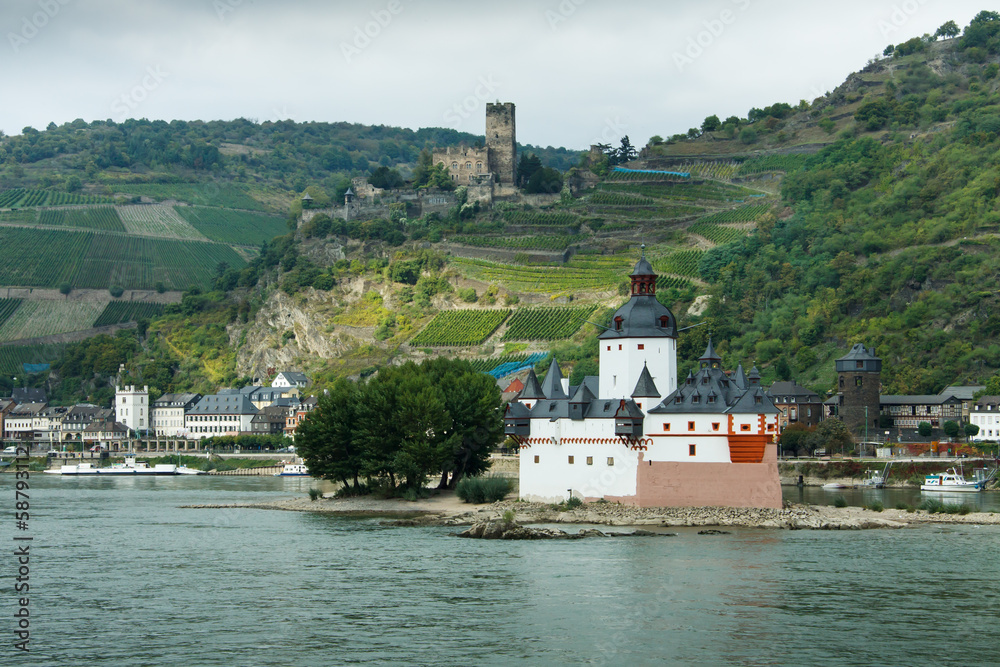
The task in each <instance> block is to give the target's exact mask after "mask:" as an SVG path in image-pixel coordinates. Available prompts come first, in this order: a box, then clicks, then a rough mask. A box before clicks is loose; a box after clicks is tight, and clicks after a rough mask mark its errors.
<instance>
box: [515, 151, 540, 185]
mask: <svg viewBox="0 0 1000 667" xmlns="http://www.w3.org/2000/svg"><path fill="white" fill-rule="evenodd" d="M541 168H542V160H541V158H539V157H538V156H537V155H535V154H534V153H521V157H520V158H519V159H518V161H517V180H518V183H520V184H521V187H525V186H527V185H528V181H530V180H531V177H532V176H534V175H535V173H537V172H538V171H539V170H540V169H541Z"/></svg>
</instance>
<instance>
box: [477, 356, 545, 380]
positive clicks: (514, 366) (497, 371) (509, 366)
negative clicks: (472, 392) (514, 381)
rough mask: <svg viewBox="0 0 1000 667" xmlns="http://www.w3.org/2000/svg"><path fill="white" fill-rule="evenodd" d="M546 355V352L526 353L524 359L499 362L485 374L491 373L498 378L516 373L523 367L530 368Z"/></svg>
mask: <svg viewBox="0 0 1000 667" xmlns="http://www.w3.org/2000/svg"><path fill="white" fill-rule="evenodd" d="M546 356H547V353H546V352H535V353H534V354H531V355H528V358H527V359H525V360H524V361H508V362H506V363H503V364H500V365H499V366H497V367H496V368H494V369H493V370H490V371H486V374H487V375H492V376H493V377H495V378H496V379H498V380H499V379H500V378H502V377H504V376H507V375H511V374H512V373H516V372H518V371H523V370H524V369H525V368H531V367H532V366H534V365H535V364H537V363H538V362H539V361H541V360H542V359H544V358H545V357H546Z"/></svg>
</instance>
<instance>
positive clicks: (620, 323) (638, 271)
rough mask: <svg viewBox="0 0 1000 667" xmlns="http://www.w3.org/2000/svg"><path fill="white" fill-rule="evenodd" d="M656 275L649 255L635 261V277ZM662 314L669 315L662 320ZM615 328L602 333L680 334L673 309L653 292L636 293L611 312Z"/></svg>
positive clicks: (610, 336)
mask: <svg viewBox="0 0 1000 667" xmlns="http://www.w3.org/2000/svg"><path fill="white" fill-rule="evenodd" d="M636 276H652V277H653V278H654V279H655V278H656V273H655V272H654V271H653V267H652V266H650V264H649V262H648V261H646V257H645V255H643V257H642V259H640V260H639V262H638V263H637V264H636V265H635V269H634V270H633V271H632V277H633V278H635V277H636ZM661 318H666V319H665V320H662V323H661ZM611 323H612V324H611V328H610V329H607V330H605V331H603V332H601V334H600V335H599V336H598V338H600V339H603V340H611V339H615V338H677V320H676V319H675V318H674V314H673V313H671V312H670V309H669V308H667V307H666V306H664V305H663V304H662V303H660V302H659V301H657V300H656V296H654V295H652V294H633V295H632V298H630V299H629V300H628V301H627V302H626V303H625V305H623V306H622V307H621V308H619V309H618V310H616V311H615V314H614V315H612V316H611Z"/></svg>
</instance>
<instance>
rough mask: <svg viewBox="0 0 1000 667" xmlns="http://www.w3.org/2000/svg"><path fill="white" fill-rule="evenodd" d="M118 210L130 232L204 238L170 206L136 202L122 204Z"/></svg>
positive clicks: (174, 237) (164, 236) (162, 236)
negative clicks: (126, 204)
mask: <svg viewBox="0 0 1000 667" xmlns="http://www.w3.org/2000/svg"><path fill="white" fill-rule="evenodd" d="M118 212H119V215H120V216H121V219H122V222H124V223H125V228H126V230H128V232H129V233H130V234H138V235H139V236H153V237H156V238H169V239H190V240H198V241H204V240H206V239H205V236H204V235H203V234H202V233H201V232H199V231H198V230H197V229H195V228H194V227H192V226H191V225H189V224H188V222H187V220H185V219H184V218H182V217H181V216H179V215H177V212H176V211H174V208H173V207H172V206H165V205H161V204H152V205H150V204H136V205H131V206H122V207H120V208H119V209H118Z"/></svg>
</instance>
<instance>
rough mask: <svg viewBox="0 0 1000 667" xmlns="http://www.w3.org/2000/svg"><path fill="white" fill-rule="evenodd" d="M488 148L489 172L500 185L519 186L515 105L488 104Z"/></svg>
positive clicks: (506, 103)
mask: <svg viewBox="0 0 1000 667" xmlns="http://www.w3.org/2000/svg"><path fill="white" fill-rule="evenodd" d="M486 148H487V149H489V150H488V153H489V158H488V159H489V171H490V172H491V173H492V174H493V178H495V179H496V181H497V183H499V184H500V185H505V186H507V187H514V186H515V185H516V184H517V173H516V172H517V133H516V131H515V124H514V103H513V102H502V103H501V102H497V103H496V104H492V103H487V104H486Z"/></svg>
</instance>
